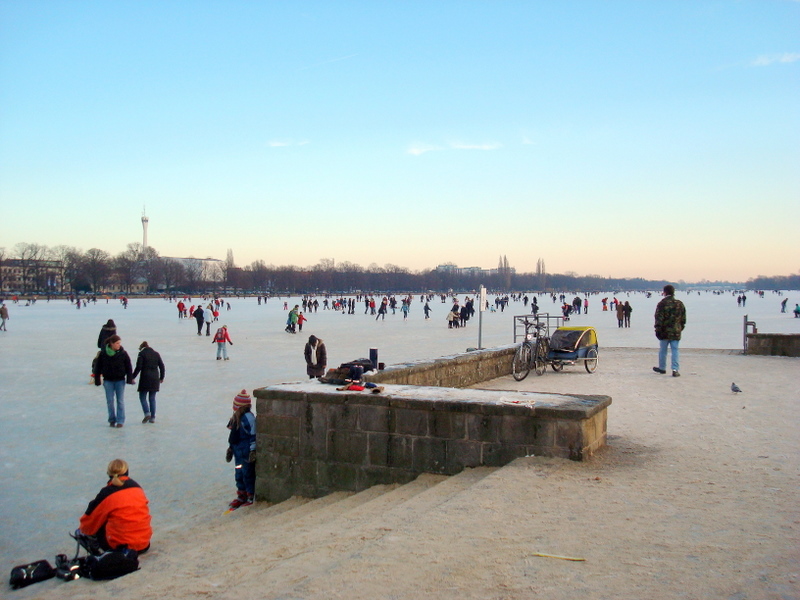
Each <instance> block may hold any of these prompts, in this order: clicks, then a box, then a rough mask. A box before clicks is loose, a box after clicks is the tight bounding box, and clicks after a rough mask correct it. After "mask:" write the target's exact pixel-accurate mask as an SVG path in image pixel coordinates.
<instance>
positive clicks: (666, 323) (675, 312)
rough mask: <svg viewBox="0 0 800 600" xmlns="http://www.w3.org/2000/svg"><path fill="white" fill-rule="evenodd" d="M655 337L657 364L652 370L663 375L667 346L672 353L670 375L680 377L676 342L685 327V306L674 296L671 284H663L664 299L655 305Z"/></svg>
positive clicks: (665, 365)
mask: <svg viewBox="0 0 800 600" xmlns="http://www.w3.org/2000/svg"><path fill="white" fill-rule="evenodd" d="M655 318H656V322H655V329H656V338H658V341H659V344H660V346H659V350H658V366H657V367H653V371H655V372H656V373H660V374H661V375H663V374H664V373H666V372H667V348H669V349H670V352H671V355H672V376H673V377H680V376H681V374H680V362H679V357H678V343H679V342H680V340H681V332H682V331H683V328H684V327H686V307H685V306H684V305H683V302H681V301H680V300H678V299H676V298H675V288H674V287H673V286H671V285H665V286H664V299H663V300H661V302H659V303H658V306H656V315H655Z"/></svg>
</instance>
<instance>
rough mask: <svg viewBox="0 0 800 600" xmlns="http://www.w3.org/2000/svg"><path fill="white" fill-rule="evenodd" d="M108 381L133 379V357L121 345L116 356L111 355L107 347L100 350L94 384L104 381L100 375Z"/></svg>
mask: <svg viewBox="0 0 800 600" xmlns="http://www.w3.org/2000/svg"><path fill="white" fill-rule="evenodd" d="M101 375H102V376H103V379H107V380H108V381H131V380H133V369H132V368H131V358H130V356H128V353H127V352H125V349H124V348H123V347H122V346H120V348H119V351H117V353H116V354H114V356H109V355H108V354H107V353H106V349H105V348H103V349H102V350H100V355H99V356H98V357H97V362H96V364H95V366H94V384H95V385H100V384H101V383H103V382H102V381H101V379H100V376H101Z"/></svg>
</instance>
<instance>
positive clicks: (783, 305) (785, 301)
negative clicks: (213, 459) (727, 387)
mask: <svg viewBox="0 0 800 600" xmlns="http://www.w3.org/2000/svg"><path fill="white" fill-rule="evenodd" d="M788 301H789V299H788V298H784V299H783V301H782V302H781V312H782V313H785V312H786V303H787V302H788ZM0 310H2V309H0Z"/></svg>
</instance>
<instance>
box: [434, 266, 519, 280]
mask: <svg viewBox="0 0 800 600" xmlns="http://www.w3.org/2000/svg"><path fill="white" fill-rule="evenodd" d="M435 270H436V271H438V272H439V273H451V274H453V275H467V276H472V277H478V276H479V275H497V274H499V272H500V271H499V269H481V268H480V267H459V266H456V265H455V264H453V263H444V264H443V265H439V266H437V267H436V269H435ZM508 271H509V272H510V273H511V274H512V275H513V274H515V273H516V272H517V270H516V269H515V268H514V267H509V269H508Z"/></svg>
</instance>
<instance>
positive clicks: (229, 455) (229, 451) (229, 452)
mask: <svg viewBox="0 0 800 600" xmlns="http://www.w3.org/2000/svg"><path fill="white" fill-rule="evenodd" d="M232 460H233V448H231V447H230V446H228V449H227V450H225V462H231V461H232Z"/></svg>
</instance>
